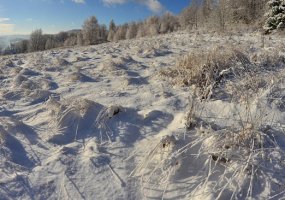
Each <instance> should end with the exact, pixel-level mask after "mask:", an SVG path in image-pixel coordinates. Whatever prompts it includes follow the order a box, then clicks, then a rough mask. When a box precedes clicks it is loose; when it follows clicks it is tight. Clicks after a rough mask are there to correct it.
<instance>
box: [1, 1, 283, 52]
mask: <svg viewBox="0 0 285 200" xmlns="http://www.w3.org/2000/svg"><path fill="white" fill-rule="evenodd" d="M283 4H284V1H282V0H270V1H266V0H238V1H237V0H218V1H217V0H202V1H201V0H192V2H191V3H190V5H189V6H188V7H186V8H185V9H184V10H183V11H182V12H181V13H180V14H178V15H176V16H175V15H173V14H171V13H164V14H163V15H161V16H151V17H149V18H147V19H145V20H144V21H139V22H130V23H125V24H122V25H116V24H115V23H114V21H113V20H112V21H111V22H110V24H109V27H108V28H107V26H106V25H104V24H99V22H98V20H97V18H96V17H95V16H91V17H90V18H88V19H86V21H85V22H84V24H83V25H82V29H81V30H73V31H68V32H60V33H58V34H55V35H50V34H43V32H42V30H41V29H38V30H35V31H33V32H32V33H31V35H30V39H28V40H22V41H20V42H16V43H12V44H11V45H10V46H9V47H7V48H6V49H4V50H3V51H2V54H17V53H27V52H35V51H42V50H48V49H53V48H58V47H70V46H83V45H96V44H100V43H105V42H116V41H119V40H125V39H133V38H140V37H145V36H155V35H158V34H165V33H170V32H174V31H178V30H201V29H202V30H215V31H226V30H229V29H231V30H232V29H233V30H234V29H235V28H237V27H249V28H255V29H257V30H258V29H262V28H263V30H264V32H265V33H270V32H271V31H272V30H274V29H277V28H280V27H281V28H282V27H283V22H285V17H284V9H283V10H282V6H283V8H284V7H285V5H283ZM274 6H275V8H274ZM276 6H277V7H278V9H280V7H281V10H279V11H278V12H277V13H276ZM274 9H275V10H274ZM280 14H281V15H282V17H283V18H282V17H281V21H280ZM275 15H276V16H278V17H276V19H275V18H274V16H275ZM277 18H278V20H279V21H278V20H277ZM241 25H243V26H241Z"/></svg>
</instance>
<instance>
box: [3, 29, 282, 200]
mask: <svg viewBox="0 0 285 200" xmlns="http://www.w3.org/2000/svg"><path fill="white" fill-rule="evenodd" d="M284 47H285V41H284V39H283V38H282V37H281V36H278V35H275V36H274V35H271V36H261V35H260V33H258V32H251V33H242V32H239V33H234V34H221V33H217V32H208V33H203V32H200V33H199V32H195V33H187V32H177V33H171V34H165V35H160V36H157V37H146V38H140V39H134V40H125V41H119V42H117V43H114V42H111V43H105V44H100V45H96V46H87V47H75V48H67V49H55V50H49V51H43V52H36V53H29V54H19V55H13V56H3V57H0V60H1V61H0V69H1V71H0V72H1V79H0V80H1V83H0V84H1V87H0V93H1V96H0V101H1V107H0V109H1V110H0V120H1V124H0V131H1V133H0V169H1V170H0V199H1V200H2V199H3V200H4V199H76V200H78V199H106V200H107V199H122V200H123V199H124V200H125V199H130V200H134V199H231V198H232V199H236V198H239V199H246V198H250V197H251V198H253V199H282V198H285V193H284V188H285V168H284V164H285V163H284V155H285V154H284V151H285V135H284V128H285V123H284V119H285V114H284V111H285V109H284V108H285V99H284V95H285V90H284V87H285V84H284V78H285V71H284V69H285V68H284V65H285V57H284V56H285V48H284ZM231 51H233V52H234V53H233V55H234V56H233V57H232V56H230V58H229V59H227V57H226V56H224V55H228V52H231ZM207 52H215V53H216V54H217V55H218V56H220V58H221V59H222V60H223V59H224V61H223V62H222V61H221V63H220V62H217V63H219V64H220V65H219V64H217V69H214V70H213V71H215V70H220V68H219V67H220V66H222V64H223V66H229V67H227V68H223V70H222V71H219V74H218V75H219V79H214V81H217V82H218V83H214V84H212V83H211V84H208V83H206V84H205V85H206V86H212V88H211V91H210V92H211V95H209V94H208V93H207V94H206V96H204V95H205V91H206V89H207V88H208V87H207V88H206V89H205V87H204V85H202V86H203V87H204V88H203V87H202V86H201V83H203V81H205V80H208V79H207V77H208V75H209V74H208V73H207V69H208V68H205V70H204V69H203V71H201V73H203V74H204V73H205V76H204V75H203V76H202V75H201V74H199V73H197V74H196V75H195V76H194V75H193V73H194V71H192V65H190V68H189V66H188V68H187V67H185V68H183V66H182V64H181V62H180V61H181V60H183V59H184V58H186V57H185V56H187V55H189V54H190V55H191V54H195V55H196V57H195V56H194V57H193V58H195V59H198V58H200V60H199V63H203V62H204V60H205V61H206V60H207V59H208V58H209V57H207V55H208V54H207ZM200 55H204V56H200ZM231 55H232V54H231ZM213 57H214V56H213ZM190 58H191V57H190ZM233 58H234V59H233ZM190 60H191V59H190ZM210 60H211V59H210ZM228 60H230V61H231V62H230V64H229V65H228V63H227V62H228ZM189 62H191V61H189ZM210 63H211V62H210ZM224 63H225V64H224ZM194 64H195V62H193V65H194ZM209 65H211V64H209ZM179 66H180V67H182V68H181V70H180V68H179ZM197 66H198V65H197ZM197 66H193V70H194V68H195V67H197ZM205 66H206V65H205ZM197 68H198V67H197ZM189 70H190V72H189ZM197 71H198V69H197ZM192 72H193V73H192ZM198 72H199V71H198ZM215 73H216V72H215ZM192 75H193V79H191V78H189V77H191V76H192ZM200 75H201V82H199V81H197V82H195V83H194V82H193V80H196V78H197V77H198V76H200ZM209 80H212V79H209ZM201 88H202V89H201ZM199 89H200V90H199ZM201 90H202V93H201Z"/></svg>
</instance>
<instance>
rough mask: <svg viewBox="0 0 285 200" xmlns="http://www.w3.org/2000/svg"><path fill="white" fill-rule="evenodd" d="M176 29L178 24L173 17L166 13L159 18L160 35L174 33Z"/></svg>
mask: <svg viewBox="0 0 285 200" xmlns="http://www.w3.org/2000/svg"><path fill="white" fill-rule="evenodd" d="M178 27H179V23H178V20H177V18H176V17H175V16H174V15H172V14H170V13H166V14H164V15H163V16H162V17H161V25H160V29H159V32H160V33H168V32H173V31H176V30H177V29H178Z"/></svg>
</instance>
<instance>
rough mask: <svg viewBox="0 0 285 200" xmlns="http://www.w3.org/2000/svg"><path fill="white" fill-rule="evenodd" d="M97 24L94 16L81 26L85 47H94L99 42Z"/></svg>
mask: <svg viewBox="0 0 285 200" xmlns="http://www.w3.org/2000/svg"><path fill="white" fill-rule="evenodd" d="M99 28H100V27H99V24H98V20H97V18H96V17H95V16H91V17H90V18H88V19H87V20H86V21H85V22H84V24H83V26H82V34H83V40H84V44H85V45H94V44H98V42H99Z"/></svg>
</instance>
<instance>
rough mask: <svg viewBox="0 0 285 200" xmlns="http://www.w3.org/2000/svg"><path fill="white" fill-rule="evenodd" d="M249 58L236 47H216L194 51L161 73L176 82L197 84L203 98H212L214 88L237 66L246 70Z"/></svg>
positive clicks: (186, 84)
mask: <svg viewBox="0 0 285 200" xmlns="http://www.w3.org/2000/svg"><path fill="white" fill-rule="evenodd" d="M249 65H250V60H249V58H248V57H247V56H246V55H245V54H244V53H242V52H240V51H238V50H235V49H225V48H223V47H217V48H214V49H212V50H210V51H208V52H193V53H191V54H189V55H187V56H185V57H182V58H181V59H180V60H178V62H177V65H176V66H175V68H170V69H167V70H162V71H161V75H162V76H166V77H170V78H171V79H172V82H173V83H174V84H178V85H183V86H190V85H195V86H196V87H197V89H198V90H197V91H198V93H199V95H200V96H201V97H202V98H203V99H205V98H206V99H207V98H210V97H211V95H212V92H213V89H214V88H215V87H216V86H217V85H219V84H220V83H221V82H222V81H223V79H224V78H225V77H227V76H229V75H230V74H231V75H233V71H235V69H237V68H241V69H242V70H245V69H246V68H247V67H248V66H249Z"/></svg>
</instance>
